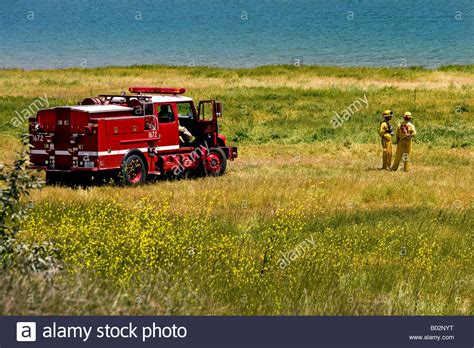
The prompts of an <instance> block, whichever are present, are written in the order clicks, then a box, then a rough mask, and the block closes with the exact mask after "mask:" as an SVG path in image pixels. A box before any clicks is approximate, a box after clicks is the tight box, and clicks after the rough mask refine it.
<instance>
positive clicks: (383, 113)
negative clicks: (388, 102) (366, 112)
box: [382, 109, 393, 117]
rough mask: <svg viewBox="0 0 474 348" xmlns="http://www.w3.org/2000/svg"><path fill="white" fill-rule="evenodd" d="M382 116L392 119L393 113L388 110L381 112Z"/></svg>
mask: <svg viewBox="0 0 474 348" xmlns="http://www.w3.org/2000/svg"><path fill="white" fill-rule="evenodd" d="M382 116H383V117H392V116H393V111H392V110H390V109H387V110H385V111H384V112H382Z"/></svg>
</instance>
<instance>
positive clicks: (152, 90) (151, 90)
mask: <svg viewBox="0 0 474 348" xmlns="http://www.w3.org/2000/svg"><path fill="white" fill-rule="evenodd" d="M128 90H129V91H130V92H131V93H160V94H183V93H184V92H186V88H166V87H130V88H129V89H128Z"/></svg>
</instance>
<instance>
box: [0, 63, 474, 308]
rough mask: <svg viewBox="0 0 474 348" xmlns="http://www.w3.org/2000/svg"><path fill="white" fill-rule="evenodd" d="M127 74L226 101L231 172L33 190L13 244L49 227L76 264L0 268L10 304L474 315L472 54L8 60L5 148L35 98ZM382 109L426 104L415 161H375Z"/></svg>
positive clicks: (39, 236)
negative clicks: (401, 164)
mask: <svg viewBox="0 0 474 348" xmlns="http://www.w3.org/2000/svg"><path fill="white" fill-rule="evenodd" d="M131 85H164V86H178V87H181V86H183V87H186V88H187V89H188V92H187V95H189V96H191V97H193V98H195V99H196V100H200V99H209V98H215V99H219V100H221V101H223V102H224V105H225V108H224V117H223V118H222V119H221V132H222V133H224V134H225V135H226V136H227V138H228V140H229V141H230V142H232V143H233V144H236V145H237V146H239V158H238V159H237V160H236V161H235V162H233V163H231V164H230V165H229V166H228V172H227V174H226V175H225V176H223V177H220V178H202V179H193V180H182V181H163V182H157V183H153V184H149V185H145V186H141V187H138V188H122V187H113V186H104V187H91V188H88V189H72V188H61V187H47V188H44V189H42V190H40V191H37V192H35V193H34V195H33V197H32V199H33V201H34V203H35V207H34V209H33V211H32V215H31V216H30V218H29V219H28V220H27V221H26V222H25V223H24V224H23V227H22V231H21V233H20V235H19V240H20V241H22V242H26V243H37V242H42V241H52V242H53V243H54V245H55V246H56V247H57V248H58V250H59V253H60V256H61V260H62V263H63V266H64V269H63V270H61V271H56V272H46V273H45V272H43V273H29V274H23V273H21V272H18V271H15V270H4V271H1V273H0V284H1V285H0V296H1V300H0V314H173V315H188V314H205V315H208V314H209V315H211V314H216V315H279V314H281V315H321V314H328V315H369V314H370V315H373V314H381V315H469V314H470V315H472V314H473V313H474V303H473V295H474V291H473V289H474V287H473V285H474V284H473V281H474V279H473V271H472V265H473V264H474V250H473V240H474V234H473V222H474V221H473V220H474V219H473V198H474V190H473V182H474V181H473V171H472V165H473V162H474V158H473V154H474V150H473V148H472V146H473V144H474V129H473V127H474V122H473V101H474V100H473V99H474V98H473V96H474V93H473V87H474V66H464V67H455V66H453V67H444V68H440V69H438V70H425V69H422V68H400V69H388V68H387V69H371V68H335V67H334V68H331V67H292V66H273V67H272V66H271V67H261V68H255V69H240V70H232V69H217V68H199V67H195V68H182V67H181V68H178V67H160V66H137V67H128V68H97V69H70V70H51V71H21V70H0V139H1V142H0V161H1V162H6V163H9V162H11V161H12V160H13V158H14V157H15V149H17V148H19V142H18V141H17V140H16V138H15V134H17V133H21V132H24V131H25V130H26V123H23V126H22V127H13V126H12V119H13V118H14V117H15V115H16V114H15V111H16V112H18V113H21V112H22V110H25V109H26V108H28V107H29V106H30V105H32V103H34V102H35V101H36V100H38V97H47V99H48V103H49V104H50V105H51V106H52V105H63V104H73V103H74V104H75V103H77V101H79V100H81V99H82V98H83V97H87V96H91V95H95V94H99V93H108V92H120V91H121V90H126V89H127V88H128V86H131ZM361 99H363V100H366V101H367V106H366V105H365V104H361V105H362V106H361V107H359V108H358V109H357V110H356V111H355V112H354V113H353V114H352V115H351V117H350V119H349V120H348V121H346V122H344V123H343V124H342V125H341V126H340V127H338V128H334V127H333V125H332V119H333V117H334V115H335V113H338V114H341V113H342V112H343V111H344V110H346V109H347V108H349V107H350V105H354V102H355V101H356V100H361ZM387 108H391V109H393V110H394V111H395V114H396V115H395V120H394V123H396V122H397V121H400V119H401V115H402V113H403V112H404V111H405V110H410V111H411V112H412V113H413V115H414V120H413V123H414V124H415V125H416V127H417V130H418V137H417V139H416V142H415V143H414V153H413V155H412V158H411V161H412V164H413V166H412V171H411V172H409V173H404V172H395V173H391V172H385V171H380V170H378V168H379V167H381V149H380V145H379V139H378V135H377V132H376V130H377V127H378V124H379V122H380V116H379V115H380V113H381V111H383V110H384V109H387ZM394 149H395V146H394Z"/></svg>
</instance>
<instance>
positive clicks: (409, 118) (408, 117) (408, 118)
mask: <svg viewBox="0 0 474 348" xmlns="http://www.w3.org/2000/svg"><path fill="white" fill-rule="evenodd" d="M403 118H404V119H405V120H411V119H412V117H411V112H410V111H405V114H404V115H403Z"/></svg>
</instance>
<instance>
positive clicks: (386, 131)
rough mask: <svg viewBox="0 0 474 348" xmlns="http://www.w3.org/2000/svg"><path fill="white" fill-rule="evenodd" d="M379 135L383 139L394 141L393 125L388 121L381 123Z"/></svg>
mask: <svg viewBox="0 0 474 348" xmlns="http://www.w3.org/2000/svg"><path fill="white" fill-rule="evenodd" d="M379 135H380V137H381V138H382V139H387V140H392V125H391V124H390V123H389V122H388V121H382V122H380V127H379Z"/></svg>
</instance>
